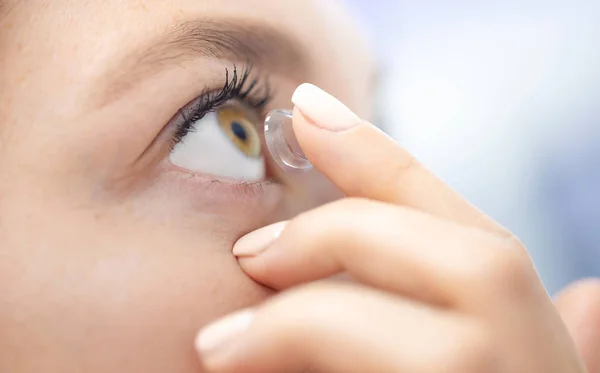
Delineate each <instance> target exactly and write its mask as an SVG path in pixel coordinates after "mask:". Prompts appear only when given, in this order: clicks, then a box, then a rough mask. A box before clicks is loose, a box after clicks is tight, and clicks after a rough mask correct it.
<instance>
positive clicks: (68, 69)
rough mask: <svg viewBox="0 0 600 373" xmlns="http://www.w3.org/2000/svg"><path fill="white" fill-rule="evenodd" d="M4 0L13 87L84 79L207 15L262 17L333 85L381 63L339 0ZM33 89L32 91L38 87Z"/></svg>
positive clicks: (349, 82)
mask: <svg viewBox="0 0 600 373" xmlns="http://www.w3.org/2000/svg"><path fill="white" fill-rule="evenodd" d="M0 3H2V4H4V5H3V7H2V11H3V12H4V13H5V16H4V18H0V61H1V62H2V63H1V65H3V69H2V70H4V71H0V75H2V74H3V73H5V74H6V73H9V74H10V76H11V78H10V81H12V82H13V83H14V85H13V86H12V88H13V90H17V89H18V90H25V87H26V84H24V83H27V82H26V81H24V80H23V79H26V80H28V82H29V83H30V84H32V85H35V86H36V87H37V88H39V89H43V88H44V86H46V87H49V86H50V81H60V86H61V87H62V86H65V87H66V86H69V87H73V86H75V85H78V86H82V85H83V84H85V83H86V82H88V83H89V82H91V81H92V78H91V77H94V78H97V75H98V72H99V71H105V70H106V68H107V66H109V65H114V64H115V63H116V64H117V68H118V64H119V63H120V61H121V60H123V59H124V58H125V57H127V56H128V55H130V54H131V52H132V51H139V50H140V49H141V50H142V51H143V50H145V49H147V48H151V46H152V44H153V43H155V42H156V41H157V40H160V39H161V38H162V37H164V35H168V34H169V33H170V32H172V30H173V29H177V28H178V27H179V26H180V25H182V24H185V23H186V22H190V21H196V22H202V21H203V20H206V21H211V22H212V21H217V22H221V21H225V22H228V23H234V24H235V23H237V22H239V23H240V24H245V25H252V24H255V25H262V26H267V27H269V28H270V29H273V30H277V31H278V32H279V33H281V34H282V35H287V36H289V37H290V38H291V39H293V40H294V41H297V43H298V45H299V46H300V47H301V50H302V53H303V54H305V56H304V57H305V60H306V61H308V63H310V64H311V65H312V66H311V69H310V70H311V76H309V77H307V80H310V81H311V82H315V83H319V84H320V85H321V86H322V87H323V88H324V89H326V90H330V91H333V92H336V91H338V92H339V89H340V87H341V86H344V85H345V86H348V87H364V89H366V87H368V86H369V81H370V78H371V71H372V68H373V64H372V62H371V55H370V53H368V50H367V48H366V44H365V43H364V42H362V39H361V38H360V37H359V34H358V32H357V31H356V30H355V28H354V26H353V22H352V21H351V20H350V19H349V18H348V17H347V16H346V15H345V13H344V12H343V10H342V9H341V8H340V7H339V6H338V5H337V3H338V1H335V0H278V1H272V0H8V2H7V1H6V0H0ZM250 32H251V31H250ZM19 72H23V75H22V79H20V78H19V79H17V78H16V77H17V76H20V74H19ZM8 81H9V80H8V79H6V80H5V82H8ZM9 83H10V82H9ZM17 83H18V84H17ZM10 88H11V87H9V89H10ZM4 89H6V88H4ZM28 89H29V90H28V92H29V93H28V94H31V92H32V90H31V87H29V88H28ZM52 89H53V91H52V92H44V94H46V95H49V94H52V95H55V96H56V95H58V93H59V92H57V89H58V88H57V85H56V84H54V85H53V88H52ZM41 93H42V92H40V94H41ZM357 101H360V99H357ZM74 105H75V104H74ZM0 106H1V105H0Z"/></svg>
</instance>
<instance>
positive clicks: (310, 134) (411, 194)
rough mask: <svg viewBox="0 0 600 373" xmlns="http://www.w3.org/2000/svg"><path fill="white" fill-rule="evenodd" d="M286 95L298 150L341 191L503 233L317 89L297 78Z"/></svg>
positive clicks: (389, 142)
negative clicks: (290, 103)
mask: <svg viewBox="0 0 600 373" xmlns="http://www.w3.org/2000/svg"><path fill="white" fill-rule="evenodd" d="M292 101H293V103H294V104H295V109H294V131H295V134H296V136H297V138H298V141H299V143H300V145H301V146H302V149H303V151H304V152H305V153H306V155H307V156H308V158H309V159H310V160H311V162H312V163H313V164H314V165H315V167H316V168H317V169H319V170H320V171H321V172H322V173H323V174H325V175H326V176H327V177H329V178H330V179H331V180H332V181H333V182H334V183H335V184H336V185H337V186H338V187H339V188H340V189H341V190H342V191H343V192H344V193H345V194H346V195H348V196H353V197H366V198H372V199H376V200H380V201H384V202H391V203H396V204H402V205H405V206H409V207H412V208H415V209H418V210H423V211H425V212H427V213H430V214H432V215H437V216H440V217H444V218H448V219H451V220H455V221H457V222H458V223H461V224H466V225H472V226H475V227H479V228H482V229H488V230H493V231H497V232H501V233H502V234H509V233H508V232H507V231H506V230H505V229H504V228H502V227H501V226H500V225H499V224H498V223H496V222H494V221H493V220H492V219H490V218H489V217H487V216H486V215H484V214H483V213H482V212H481V211H479V210H478V209H477V208H475V207H474V206H472V205H471V204H470V203H468V202H467V201H466V200H465V199H463V198H462V197H461V196H459V195H458V194H457V193H456V192H455V191H453V190H452V189H451V188H449V187H448V186H447V185H446V184H444V183H443V182H442V181H441V180H440V179H438V178H437V177H435V176H434V175H433V174H432V173H431V172H429V171H428V170H427V169H426V168H424V167H423V166H422V165H421V164H420V163H419V162H417V161H416V160H415V159H414V157H413V156H412V155H411V154H410V153H408V152H407V151H406V150H404V149H402V148H401V147H399V146H398V145H397V144H396V142H394V141H393V140H392V139H391V138H390V137H388V136H387V135H385V134H384V133H383V132H381V131H380V130H379V129H377V128H376V127H375V126H373V125H371V124H369V123H367V122H365V121H362V120H360V119H359V118H358V117H357V116H356V115H355V114H354V113H352V112H351V111H350V110H349V109H348V108H347V107H346V106H344V105H343V104H342V103H341V102H339V101H338V100H336V99H335V98H333V97H332V96H330V95H329V94H327V93H325V92H324V91H322V90H321V89H319V88H317V87H315V86H313V85H310V84H303V85H301V86H300V87H298V88H297V90H296V92H295V93H294V96H293V98H292Z"/></svg>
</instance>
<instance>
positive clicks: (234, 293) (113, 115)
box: [0, 0, 372, 373]
mask: <svg viewBox="0 0 600 373" xmlns="http://www.w3.org/2000/svg"><path fill="white" fill-rule="evenodd" d="M371 69H372V65H371V63H370V59H369V53H368V51H367V49H365V48H364V47H363V46H362V43H361V42H360V39H359V38H358V36H357V35H356V34H355V32H354V30H353V29H352V27H351V23H350V22H349V20H348V19H347V18H346V17H345V16H344V13H343V12H342V11H341V9H339V8H338V7H337V6H336V5H335V4H334V3H333V2H330V1H324V0H315V1H307V0H303V1H293V0H289V1H268V0H225V1H216V0H214V1H213V0H170V1H163V0H146V1H121V0H102V1H99V0H98V1H94V0H89V1H81V0H52V1H46V0H30V1H10V0H9V1H8V2H7V0H0V97H1V99H0V169H1V170H2V171H1V172H0V371H2V372H8V371H10V372H13V373H21V372H41V371H43V372H62V373H69V372H92V373H93V372H145V373H151V372H199V371H200V368H199V365H198V363H197V361H196V357H195V354H194V352H193V348H192V346H193V338H194V335H195V333H196V331H197V330H198V328H200V327H201V326H202V325H204V324H205V323H207V322H209V321H211V320H213V319H215V318H216V317H218V316H221V315H223V314H224V313H226V312H230V311H233V310H235V309H238V308H241V307H246V306H251V305H254V304H256V303H258V302H260V301H261V300H264V299H265V298H266V297H268V296H269V295H271V291H270V290H269V289H266V288H263V287H261V286H259V285H258V284H256V283H253V282H252V281H251V280H249V279H248V278H247V277H246V276H245V275H244V274H243V273H242V272H241V271H240V269H239V268H238V265H237V263H236V261H235V259H234V257H233V256H232V255H231V253H230V251H231V247H232V245H233V243H234V242H235V241H236V240H237V239H238V238H239V237H241V236H242V235H244V234H245V233H248V232H250V231H252V230H254V229H257V228H259V227H261V226H263V225H265V224H268V223H272V222H275V221H279V220H283V219H287V218H290V217H292V216H294V215H296V214H298V213H299V212H301V211H304V210H307V209H310V208H312V207H314V206H317V205H319V204H322V203H324V202H327V201H329V200H332V199H334V198H337V197H339V193H338V192H337V191H336V190H335V189H334V188H333V187H332V186H331V185H330V184H329V183H328V182H327V180H325V178H323V177H321V176H319V175H318V174H316V173H307V174H295V175H287V174H284V173H282V172H281V171H280V170H279V169H278V168H277V167H276V166H275V164H274V162H273V161H272V159H270V158H269V155H268V152H267V151H266V150H265V148H264V138H263V134H262V131H261V129H262V121H263V119H264V116H265V113H266V112H267V111H268V110H270V109H274V108H290V103H289V99H290V96H291V93H292V92H293V90H294V88H295V87H296V86H297V85H298V84H300V83H302V82H305V81H308V82H312V83H315V84H317V85H319V86H321V87H323V88H324V89H325V90H327V91H329V92H332V93H333V94H335V95H336V96H338V97H339V98H340V99H341V100H343V101H344V102H345V103H347V104H349V106H350V107H352V109H354V110H355V111H357V112H358V113H360V114H362V115H363V116H365V117H368V116H369V115H370V105H371V102H370V97H371V96H372V87H371V86H370V83H371V79H370V78H371Z"/></svg>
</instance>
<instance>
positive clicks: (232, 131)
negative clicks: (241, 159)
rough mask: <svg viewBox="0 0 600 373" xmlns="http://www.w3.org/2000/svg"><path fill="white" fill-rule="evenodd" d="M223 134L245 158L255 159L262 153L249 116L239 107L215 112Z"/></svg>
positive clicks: (256, 132)
mask: <svg viewBox="0 0 600 373" xmlns="http://www.w3.org/2000/svg"><path fill="white" fill-rule="evenodd" d="M217 118H218V121H219V126H220V127H221V130H222V131H223V133H224V134H225V135H226V136H227V138H229V140H231V142H233V144H234V145H235V146H236V147H237V148H238V149H239V150H240V151H241V152H242V153H244V154H245V155H246V156H248V157H252V158H257V157H259V156H260V155H261V152H262V143H261V140H260V135H259V134H258V131H257V130H256V125H255V124H254V122H253V121H252V119H251V115H250V114H249V113H248V111H247V110H245V109H244V108H242V107H239V106H237V105H236V106H224V107H222V108H220V109H219V110H217Z"/></svg>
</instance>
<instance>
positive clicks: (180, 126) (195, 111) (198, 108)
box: [167, 65, 271, 148]
mask: <svg viewBox="0 0 600 373" xmlns="http://www.w3.org/2000/svg"><path fill="white" fill-rule="evenodd" d="M225 71H226V77H225V80H226V82H225V84H224V86H222V87H221V91H220V92H219V93H217V94H216V96H213V97H211V96H210V95H211V93H212V92H214V91H210V90H205V91H204V93H202V94H201V95H200V96H198V97H197V98H195V99H194V100H192V101H191V102H189V103H188V104H186V105H185V106H184V107H183V108H181V109H179V110H178V111H177V114H176V115H175V117H174V118H173V119H172V120H171V121H169V124H168V125H167V127H171V126H173V125H175V126H176V128H175V130H174V132H173V136H172V141H171V145H170V146H171V148H173V147H174V146H175V145H177V144H178V143H179V142H180V141H181V140H182V139H183V138H184V137H185V136H186V135H187V134H188V133H189V132H190V131H192V130H194V127H193V126H192V125H193V123H194V122H196V121H198V120H200V119H202V118H203V117H204V115H206V114H207V113H208V112H210V111H211V110H214V109H215V108H218V107H220V106H221V105H223V104H225V103H226V102H227V101H229V100H231V99H235V98H238V99H240V100H241V101H245V102H244V104H250V105H251V106H252V108H255V109H260V110H264V108H265V107H266V105H267V103H268V102H269V101H270V99H271V89H270V83H269V81H268V79H266V78H263V79H262V84H264V86H265V87H266V88H265V91H263V92H262V93H260V94H261V95H262V98H258V99H257V100H258V101H256V102H254V103H251V102H248V98H249V97H250V95H252V94H254V93H253V91H254V89H256V88H257V87H259V85H260V84H261V80H259V79H252V80H251V81H250V82H251V83H250V85H249V86H248V87H245V84H246V82H248V79H250V76H251V72H252V66H246V67H245V68H244V69H243V70H241V71H243V73H242V74H241V76H242V78H239V76H240V75H238V69H237V67H235V65H234V67H233V71H232V73H231V74H230V73H229V70H227V69H226V70H225ZM213 94H214V93H213ZM258 97H260V96H258ZM188 112H191V113H190V114H191V115H192V116H193V117H186V114H187V113H188ZM181 118H183V122H181ZM177 119H179V120H180V121H179V123H178V122H177V121H176V120H177ZM173 121H175V123H173ZM257 125H258V124H257Z"/></svg>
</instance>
